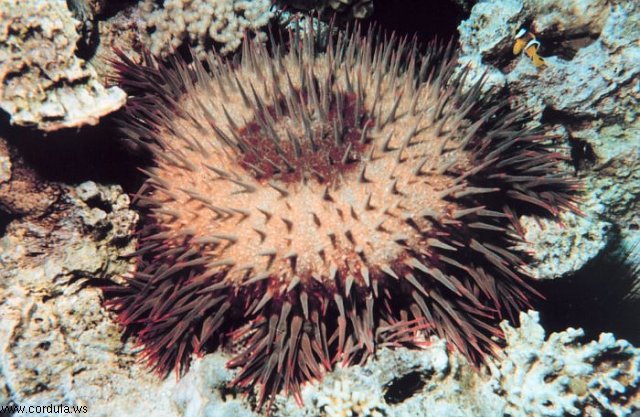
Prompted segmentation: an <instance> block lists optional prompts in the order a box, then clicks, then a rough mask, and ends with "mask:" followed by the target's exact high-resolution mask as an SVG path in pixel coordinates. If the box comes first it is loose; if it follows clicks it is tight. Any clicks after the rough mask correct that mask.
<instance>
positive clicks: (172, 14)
mask: <svg viewBox="0 0 640 417" xmlns="http://www.w3.org/2000/svg"><path fill="white" fill-rule="evenodd" d="M270 9H271V1H270V0H165V1H164V3H163V5H162V7H161V8H158V7H157V6H156V5H155V1H154V0H143V3H142V7H141V11H142V17H143V19H144V20H145V25H146V29H147V30H148V31H149V32H150V33H151V34H150V47H149V48H150V50H151V52H152V53H153V54H154V55H165V54H167V53H171V52H173V51H175V49H176V48H178V47H179V46H180V45H182V43H183V42H185V41H186V40H188V41H189V43H190V44H192V45H194V49H195V51H196V53H197V54H198V55H199V56H203V55H204V49H205V45H206V43H207V42H208V41H213V42H215V43H217V44H221V45H222V46H221V48H220V52H221V53H223V54H224V53H229V52H232V51H234V50H236V49H237V48H238V47H239V46H240V45H241V44H242V39H243V37H244V36H245V33H247V32H253V33H254V34H255V35H256V37H258V39H264V38H266V35H265V34H264V32H262V31H261V30H260V29H261V28H263V27H264V26H266V25H267V23H269V19H271V16H272V12H271V10H270Z"/></svg>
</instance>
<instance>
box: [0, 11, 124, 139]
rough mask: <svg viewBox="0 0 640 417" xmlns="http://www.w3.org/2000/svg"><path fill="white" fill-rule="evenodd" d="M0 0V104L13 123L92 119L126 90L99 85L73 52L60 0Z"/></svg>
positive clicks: (72, 28)
mask: <svg viewBox="0 0 640 417" xmlns="http://www.w3.org/2000/svg"><path fill="white" fill-rule="evenodd" d="M17 3H18V4H19V5H17V4H16V1H14V0H10V1H2V2H0V16H1V18H0V108H2V109H3V110H4V111H6V112H7V113H8V114H9V115H10V116H11V122H12V123H15V124H18V125H27V126H34V125H35V126H37V127H38V128H39V129H42V130H46V131H52V130H57V129H60V128H65V127H79V126H82V125H85V124H91V125H93V124H96V123H98V120H99V119H100V118H101V117H102V116H104V115H106V114H109V113H111V112H113V111H115V110H118V109H119V108H120V107H122V106H123V105H124V103H125V101H126V94H125V93H124V91H122V90H121V89H120V88H118V87H115V86H114V87H110V88H105V87H104V86H103V85H102V84H101V83H100V82H99V81H98V77H97V75H96V72H95V71H94V70H93V68H91V67H90V66H88V65H87V64H86V62H85V61H84V60H82V59H80V58H79V57H77V56H76V49H77V47H76V43H77V41H78V39H79V37H80V36H79V35H78V33H77V27H78V26H79V25H80V22H78V21H77V20H75V19H74V18H73V16H72V14H71V12H70V11H69V9H68V8H67V4H66V2H65V0H51V1H38V0H21V1H19V2H17Z"/></svg>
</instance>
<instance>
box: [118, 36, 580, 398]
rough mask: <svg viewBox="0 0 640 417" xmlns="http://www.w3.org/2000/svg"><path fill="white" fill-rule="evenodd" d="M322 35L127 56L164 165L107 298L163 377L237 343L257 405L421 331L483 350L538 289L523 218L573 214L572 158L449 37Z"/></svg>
mask: <svg viewBox="0 0 640 417" xmlns="http://www.w3.org/2000/svg"><path fill="white" fill-rule="evenodd" d="M316 40H317V39H316V37H315V36H314V35H313V34H311V35H297V34H293V35H291V38H290V39H289V44H290V46H289V47H288V48H286V49H287V50H286V51H281V50H279V49H278V47H275V46H274V49H273V50H269V49H267V48H266V47H264V46H261V45H259V44H254V43H252V42H251V41H246V42H245V45H244V47H243V53H242V57H241V59H240V60H238V61H231V62H230V61H227V60H223V59H221V58H219V57H218V56H216V55H215V54H210V55H209V56H208V59H207V61H206V62H203V63H201V62H198V61H195V62H193V63H191V64H188V63H186V62H185V61H184V60H183V59H181V58H173V59H172V60H171V61H169V62H168V63H159V62H156V61H155V60H153V59H150V58H147V59H146V62H145V63H144V64H142V65H138V64H135V63H133V62H132V61H130V60H128V59H127V58H126V57H124V56H122V61H121V62H120V63H118V64H117V65H116V69H117V71H118V73H119V79H120V80H121V83H122V84H123V86H124V87H126V88H128V89H129V91H130V92H131V94H132V96H133V97H132V98H131V99H130V101H129V104H128V107H127V110H128V117H127V118H126V121H125V123H124V127H123V131H124V132H125V134H126V135H127V136H128V138H129V139H131V140H133V141H134V142H136V143H138V144H140V145H141V146H143V147H145V148H146V149H148V150H149V151H150V152H151V154H152V155H153V159H154V166H153V167H151V168H149V169H148V170H145V171H144V172H145V173H146V175H148V179H147V181H146V183H145V184H144V186H143V188H142V189H141V190H140V192H139V193H138V195H137V201H138V205H139V206H140V207H141V208H142V209H143V212H144V213H145V214H144V222H143V226H142V228H141V231H140V249H139V251H138V252H137V254H136V256H137V257H138V271H137V272H136V273H135V275H134V276H133V277H131V278H130V279H129V280H128V284H127V285H125V286H122V287H118V288H111V289H109V291H108V303H109V305H110V306H111V307H112V308H114V309H115V310H116V311H117V312H118V319H119V321H120V322H121V323H122V324H124V325H125V326H126V327H127V329H128V330H129V331H130V332H132V333H135V334H136V335H137V337H138V340H139V341H140V343H141V344H142V345H143V346H144V352H145V355H146V357H147V358H148V360H149V361H150V362H151V363H152V364H154V365H155V367H156V368H157V369H158V370H159V371H160V372H163V373H166V372H167V371H169V370H170V369H172V368H175V369H177V370H178V371H180V370H182V369H184V367H185V366H187V365H188V362H189V360H190V356H191V354H192V353H202V352H205V351H207V350H209V349H211V348H213V347H214V346H217V345H220V344H223V345H225V346H229V345H233V349H234V351H235V357H234V358H233V359H232V360H231V361H230V363H229V366H231V367H238V368H240V369H239V371H238V373H237V378H236V381H235V382H236V383H237V384H238V385H239V386H254V385H257V386H260V387H261V390H260V394H259V398H258V403H259V404H262V403H263V402H264V400H265V399H267V398H271V399H272V398H273V397H274V395H275V394H276V393H277V392H279V391H280V390H284V391H285V392H288V393H291V394H292V395H294V396H295V398H296V399H297V400H298V401H299V400H300V385H301V383H303V382H304V381H307V380H310V379H315V378H320V377H321V376H322V375H323V373H325V372H326V371H327V370H329V369H331V367H332V366H333V365H334V364H335V363H336V362H341V363H345V364H350V363H354V362H360V361H362V360H364V359H365V358H367V357H368V356H369V355H371V354H372V353H374V352H375V349H376V348H377V347H379V346H384V345H386V346H398V345H414V346H415V345H417V344H419V343H421V342H420V341H424V340H425V339H424V335H425V334H429V333H434V334H437V335H439V336H441V337H444V338H446V339H447V340H448V341H449V342H450V343H451V344H452V345H454V346H455V347H456V348H457V349H458V350H459V351H460V352H462V353H463V354H464V355H466V356H467V357H468V358H469V359H470V360H471V361H473V362H479V361H480V360H481V359H482V357H483V355H485V354H486V353H490V352H492V351H493V350H495V349H496V348H497V345H496V342H495V341H494V339H493V338H492V337H494V336H495V337H500V336H501V334H500V330H499V328H498V326H497V322H498V320H500V319H501V317H502V316H503V314H505V313H506V314H508V315H509V316H510V317H513V313H514V312H517V311H518V310H520V309H522V308H524V307H526V306H528V300H527V298H528V297H529V296H530V294H532V292H533V290H532V289H531V288H530V287H529V285H527V283H526V282H525V281H526V279H527V276H526V273H525V272H524V271H523V270H522V265H523V263H524V261H523V253H522V252H520V251H518V250H516V249H514V244H515V243H518V242H519V241H520V238H519V237H518V233H517V230H518V224H517V215H518V214H519V213H522V212H527V211H528V212H533V213H543V212H546V213H547V214H549V215H556V214H557V213H558V211H559V210H561V209H575V207H574V203H573V198H572V195H573V193H574V190H575V188H576V183H575V181H574V180H572V179H570V178H568V177H567V175H565V173H564V172H563V170H562V168H561V167H560V166H561V163H560V161H561V160H562V159H563V158H564V157H563V155H562V154H561V153H558V152H554V151H553V149H551V148H550V140H549V138H547V137H545V136H544V135H541V134H539V132H534V131H531V130H529V129H527V128H523V127H522V122H521V119H522V116H523V114H522V112H520V111H509V110H507V109H506V107H507V106H506V105H497V106H493V107H489V104H487V103H485V102H482V101H480V99H479V93H480V89H481V87H482V80H480V81H478V82H477V83H475V84H474V85H473V86H471V87H470V88H468V89H466V90H465V88H464V87H463V85H464V84H465V78H466V77H467V74H468V72H467V71H460V72H459V73H458V75H454V74H455V71H454V69H455V62H454V60H453V59H452V58H451V57H450V55H451V53H450V52H448V51H447V50H443V49H439V48H429V49H428V50H427V52H426V53H425V54H418V52H417V47H416V45H415V43H411V42H407V41H406V40H403V39H398V38H395V37H394V36H387V37H383V36H381V35H378V34H376V33H375V32H374V31H369V32H368V33H366V34H365V35H364V36H362V35H360V34H359V33H358V31H357V30H355V31H351V32H349V33H348V34H347V35H344V34H343V35H341V36H339V37H338V38H337V39H330V40H329V41H328V42H327V44H326V45H325V48H324V49H323V51H321V52H320V51H317V50H316V48H317V46H316Z"/></svg>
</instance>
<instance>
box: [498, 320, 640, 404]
mask: <svg viewBox="0 0 640 417" xmlns="http://www.w3.org/2000/svg"><path fill="white" fill-rule="evenodd" d="M501 327H502V330H503V331H504V333H505V338H506V341H507V344H508V346H507V348H506V349H505V352H504V353H505V358H504V360H503V361H502V362H501V363H500V365H499V369H497V368H496V369H494V370H493V383H495V384H496V385H499V386H501V387H502V389H503V390H504V394H503V395H504V396H505V397H506V400H507V404H508V405H507V410H506V411H507V412H508V413H509V414H510V415H512V416H514V417H520V416H522V417H524V416H541V417H542V416H544V417H564V416H566V415H589V416H601V415H603V414H602V412H604V411H605V410H606V411H608V412H609V413H612V414H613V415H616V416H626V415H629V414H630V412H631V410H632V409H633V406H632V404H634V401H637V400H638V399H637V395H638V394H637V388H638V385H639V384H640V351H639V350H638V349H637V348H634V347H633V346H632V345H631V344H629V343H628V342H627V341H625V340H616V339H615V337H614V336H613V335H612V334H611V333H602V334H601V335H600V338H599V340H598V341H592V342H590V343H587V344H581V343H580V342H579V339H580V338H581V337H582V336H584V331H583V330H582V329H573V328H569V329H567V330H565V331H563V332H560V333H552V334H551V335H549V337H548V338H547V339H546V340H545V332H544V329H543V328H542V326H541V325H540V324H539V315H538V313H537V312H534V311H529V312H528V313H520V327H519V328H513V327H511V326H510V325H509V324H508V323H507V322H503V323H502V324H501ZM630 396H631V397H630ZM587 411H588V412H587Z"/></svg>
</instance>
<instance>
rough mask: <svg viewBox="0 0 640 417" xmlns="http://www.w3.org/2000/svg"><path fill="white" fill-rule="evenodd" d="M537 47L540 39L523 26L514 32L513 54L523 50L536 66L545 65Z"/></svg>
mask: <svg viewBox="0 0 640 417" xmlns="http://www.w3.org/2000/svg"><path fill="white" fill-rule="evenodd" d="M538 48H540V41H538V40H537V39H536V35H534V34H533V33H531V32H530V31H528V30H527V29H525V28H521V29H520V30H519V31H518V33H516V41H515V42H514V43H513V54H514V55H519V54H520V53H521V52H522V51H524V53H525V55H527V56H528V57H529V58H530V59H531V61H532V62H533V65H535V66H536V68H540V67H542V66H545V65H547V64H546V63H545V62H544V59H543V58H542V57H541V56H540V55H538Z"/></svg>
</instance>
